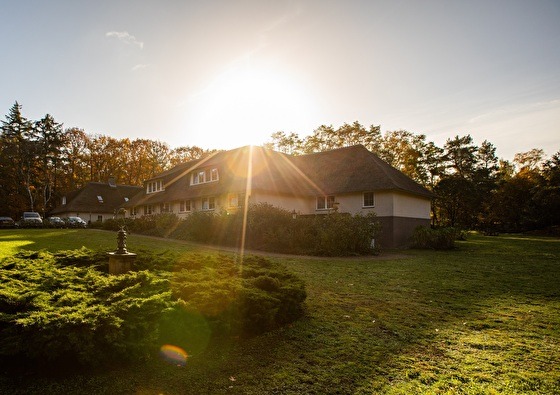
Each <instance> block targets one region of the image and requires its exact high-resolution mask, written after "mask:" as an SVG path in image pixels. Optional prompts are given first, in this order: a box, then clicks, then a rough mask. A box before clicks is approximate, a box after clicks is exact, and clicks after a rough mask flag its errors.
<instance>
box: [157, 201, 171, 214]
mask: <svg viewBox="0 0 560 395" xmlns="http://www.w3.org/2000/svg"><path fill="white" fill-rule="evenodd" d="M159 212H160V213H170V212H171V205H170V204H169V203H162V204H161V205H160V206H159Z"/></svg>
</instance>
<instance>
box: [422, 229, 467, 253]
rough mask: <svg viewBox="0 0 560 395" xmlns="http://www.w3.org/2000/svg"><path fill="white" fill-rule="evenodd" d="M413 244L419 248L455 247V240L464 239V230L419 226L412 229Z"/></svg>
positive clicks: (441, 248)
mask: <svg viewBox="0 0 560 395" xmlns="http://www.w3.org/2000/svg"><path fill="white" fill-rule="evenodd" d="M412 237H413V246H414V248H420V249H432V250H451V249H453V248H455V240H457V239H458V238H461V239H462V240H464V239H465V237H466V235H465V232H462V231H460V230H459V229H456V228H437V229H432V228H428V227H425V226H419V227H417V228H416V229H415V230H414V234H413V236H412Z"/></svg>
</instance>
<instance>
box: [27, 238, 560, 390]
mask: <svg viewBox="0 0 560 395" xmlns="http://www.w3.org/2000/svg"><path fill="white" fill-rule="evenodd" d="M458 245H459V247H458V249H457V250H455V251H445V252H439V251H413V252H411V253H410V254H411V255H412V257H408V258H407V259H397V260H375V259H363V260H355V259H352V260H339V259H337V260H335V259H333V260H329V259H323V260H317V259H295V258H289V259H287V258H275V259H278V260H280V261H282V262H284V263H285V264H286V265H287V266H288V267H289V268H290V270H291V271H293V272H295V273H296V274H297V275H298V276H300V277H301V278H303V279H304V280H305V281H306V283H307V292H308V301H307V315H306V317H305V318H303V319H301V320H299V321H298V322H296V323H294V324H292V325H291V326H288V327H285V328H281V329H279V330H276V331H273V332H270V333H268V334H265V335H263V336H259V337H255V338H252V339H237V338H229V339H221V340H220V341H219V342H213V343H212V344H211V345H210V346H209V348H208V349H207V350H206V351H205V352H203V353H201V354H199V355H196V356H194V357H192V358H191V359H189V360H188V361H187V365H186V367H184V368H177V367H174V366H169V365H165V364H164V363H162V362H161V361H158V360H154V361H152V362H151V363H149V364H146V365H139V366H133V367H122V368H120V369H116V370H112V371H101V372H99V371H98V372H92V373H91V374H89V375H88V374H81V375H79V376H76V377H66V378H64V379H60V380H46V379H45V380H42V381H41V380H38V381H35V382H33V383H24V384H23V385H25V386H26V390H29V392H34V391H36V392H37V393H39V392H40V390H43V393H49V392H50V393H61V392H66V393H73V390H76V391H78V390H80V391H82V392H104V393H149V392H150V391H151V392H152V393H156V392H155V391H158V392H164V393H170V394H190V393H192V394H195V393H233V394H261V393H271V394H274V393H276V394H319V393H320V394H335V393H339V394H366V393H367V394H370V393H397V394H398V393H402V394H405V393H492V392H494V393H558V392H560V372H559V368H558V366H560V349H559V346H558V344H560V329H559V328H560V314H558V312H559V311H560V286H559V285H558V280H557V279H558V278H560V240H558V239H548V238H537V237H522V236H512V235H505V236H497V237H482V236H472V237H471V238H470V240H468V241H466V242H460V243H459V244H458ZM45 388H46V389H48V390H47V391H45ZM76 393H77V392H76Z"/></svg>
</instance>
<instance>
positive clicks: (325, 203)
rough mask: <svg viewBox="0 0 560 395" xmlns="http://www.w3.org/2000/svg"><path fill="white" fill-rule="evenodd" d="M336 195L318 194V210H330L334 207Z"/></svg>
mask: <svg viewBox="0 0 560 395" xmlns="http://www.w3.org/2000/svg"><path fill="white" fill-rule="evenodd" d="M334 200H335V199H334V196H317V210H328V209H332V208H334V205H335V201H334Z"/></svg>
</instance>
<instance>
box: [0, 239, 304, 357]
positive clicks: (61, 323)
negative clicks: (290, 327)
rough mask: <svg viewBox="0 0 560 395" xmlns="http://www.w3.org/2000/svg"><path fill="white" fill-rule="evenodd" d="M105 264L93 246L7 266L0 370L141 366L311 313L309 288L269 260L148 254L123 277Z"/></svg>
mask: <svg viewBox="0 0 560 395" xmlns="http://www.w3.org/2000/svg"><path fill="white" fill-rule="evenodd" d="M106 261H107V256H106V254H105V253H104V252H94V251H90V250H87V249H85V248H82V249H80V250H75V251H61V252H58V253H55V254H53V253H48V252H44V251H40V252H21V253H19V254H17V255H15V256H13V257H10V258H5V259H3V260H2V261H0V362H1V361H6V360H13V359H22V360H25V361H33V362H34V363H37V364H39V365H40V364H50V363H52V362H54V361H56V362H57V363H58V362H61V361H66V362H67V363H69V364H73V363H76V364H81V365H96V364H101V363H105V362H107V361H117V360H139V359H142V358H147V357H149V356H150V355H154V354H155V352H156V350H157V349H158V348H159V347H160V346H161V345H162V344H164V343H162V342H166V343H171V342H172V341H173V339H176V338H177V337H178V335H180V334H182V337H183V338H191V341H190V343H189V345H187V346H188V347H191V348H192V347H195V346H193V343H192V339H193V338H197V336H198V337H200V336H201V335H200V332H197V331H198V330H199V329H200V328H201V327H205V328H206V329H207V332H206V334H205V336H206V337H207V338H210V335H212V336H221V335H242V336H245V335H256V334H260V333H262V332H264V331H267V330H271V329H273V328H276V327H279V326H281V325H284V324H286V323H289V322H292V321H294V320H296V319H297V318H299V317H300V316H301V315H302V314H303V309H304V308H303V304H304V301H305V298H306V293H305V286H304V283H303V282H302V281H301V280H299V279H298V278H297V277H295V276H294V275H292V274H291V273H289V272H288V271H287V270H286V269H285V268H284V267H283V266H281V265H279V264H276V263H273V262H271V261H269V260H267V259H265V258H257V257H246V258H245V259H244V261H243V262H242V263H240V262H237V261H236V258H235V257H233V256H227V255H217V256H210V257H208V256H204V255H198V254H190V255H186V256H176V255H173V254H166V253H163V254H158V255H155V254H151V253H147V252H142V253H141V254H140V255H139V256H138V261H137V263H136V269H138V270H139V271H136V272H130V273H128V274H125V275H120V276H112V275H108V274H107V273H106V266H107V265H106ZM145 269H150V270H145ZM171 344H173V343H171ZM187 346H185V347H187ZM191 348H189V349H188V351H192V349H191Z"/></svg>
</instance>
